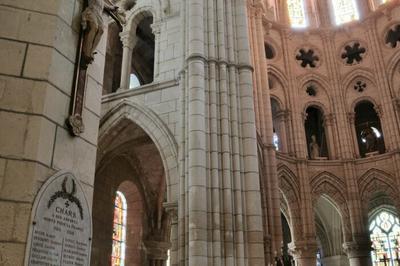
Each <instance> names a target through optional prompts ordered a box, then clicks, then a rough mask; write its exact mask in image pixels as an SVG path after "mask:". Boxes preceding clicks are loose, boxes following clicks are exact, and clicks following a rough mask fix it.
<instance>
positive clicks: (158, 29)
mask: <svg viewBox="0 0 400 266" xmlns="http://www.w3.org/2000/svg"><path fill="white" fill-rule="evenodd" d="M150 27H151V30H152V32H153V34H154V35H157V34H160V32H161V22H160V21H154V22H153V24H151V25H150Z"/></svg>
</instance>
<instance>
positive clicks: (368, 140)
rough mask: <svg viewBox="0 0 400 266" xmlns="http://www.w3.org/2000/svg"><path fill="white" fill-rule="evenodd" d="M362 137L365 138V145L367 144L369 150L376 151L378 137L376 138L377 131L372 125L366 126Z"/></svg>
mask: <svg viewBox="0 0 400 266" xmlns="http://www.w3.org/2000/svg"><path fill="white" fill-rule="evenodd" d="M362 137H363V138H365V146H366V150H367V152H374V151H376V150H377V147H376V145H377V138H376V136H375V133H374V131H373V130H372V128H370V127H368V128H366V129H365V130H364V131H363V133H362Z"/></svg>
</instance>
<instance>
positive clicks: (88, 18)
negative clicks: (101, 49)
mask: <svg viewBox="0 0 400 266" xmlns="http://www.w3.org/2000/svg"><path fill="white" fill-rule="evenodd" d="M103 11H106V12H107V13H109V14H110V15H111V16H112V17H113V18H115V19H117V20H119V21H120V22H121V24H125V13H124V11H123V10H120V9H119V7H118V6H117V5H115V4H113V3H111V2H110V0H88V6H87V7H86V9H85V10H84V11H83V12H82V22H81V25H82V29H83V30H84V32H85V37H84V43H83V51H82V57H83V61H84V62H85V63H86V64H90V63H91V62H92V61H93V57H94V54H95V52H94V51H95V50H96V48H97V45H98V44H99V42H100V39H101V36H102V35H103V33H104V21H103V17H102V14H103Z"/></svg>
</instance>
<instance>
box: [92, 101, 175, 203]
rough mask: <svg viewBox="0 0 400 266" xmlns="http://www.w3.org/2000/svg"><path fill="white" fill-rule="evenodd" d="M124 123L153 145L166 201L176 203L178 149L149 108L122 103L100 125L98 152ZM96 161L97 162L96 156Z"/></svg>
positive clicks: (163, 125) (167, 131) (162, 124)
mask: <svg viewBox="0 0 400 266" xmlns="http://www.w3.org/2000/svg"><path fill="white" fill-rule="evenodd" d="M127 123H134V124H136V125H138V126H139V127H140V128H141V129H143V130H144V131H145V132H146V134H147V135H148V136H149V137H150V138H151V140H152V141H153V142H154V144H155V145H156V147H157V149H158V151H159V153H160V156H161V160H162V163H163V166H164V169H165V179H166V183H167V187H168V189H167V198H168V201H169V202H177V201H178V195H177V193H174V192H176V191H179V189H178V184H179V180H178V148H177V144H176V142H175V138H174V136H173V135H172V133H171V132H170V130H169V129H168V127H167V126H166V125H165V124H164V122H163V121H162V120H161V119H160V118H159V117H158V115H157V114H156V113H154V112H153V111H152V110H150V109H149V108H147V107H145V106H142V105H139V104H137V103H134V102H131V101H128V100H123V101H122V102H120V103H119V104H117V105H116V106H115V107H113V108H112V109H111V110H110V111H108V112H107V113H106V114H105V115H104V116H103V118H102V119H101V121H100V130H99V150H101V149H102V147H105V146H106V145H107V143H109V142H110V141H111V140H112V139H113V138H114V137H115V133H116V132H118V129H121V128H123V127H124V126H126V125H127ZM99 157H100V158H99V159H98V161H101V154H99Z"/></svg>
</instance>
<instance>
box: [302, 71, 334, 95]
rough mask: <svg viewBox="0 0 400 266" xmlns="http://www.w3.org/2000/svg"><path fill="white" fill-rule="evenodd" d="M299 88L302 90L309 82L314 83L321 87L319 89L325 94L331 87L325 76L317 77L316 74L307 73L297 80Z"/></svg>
mask: <svg viewBox="0 0 400 266" xmlns="http://www.w3.org/2000/svg"><path fill="white" fill-rule="evenodd" d="M298 81H299V82H298V83H299V84H300V86H299V87H300V88H303V87H304V86H306V85H307V83H310V82H315V83H317V84H318V85H320V86H321V88H324V90H325V92H326V93H327V90H329V91H330V90H331V89H332V88H331V85H330V84H329V81H328V79H327V78H326V77H325V76H322V75H318V74H316V73H307V74H305V75H302V76H301V77H300V78H299V80H298Z"/></svg>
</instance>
